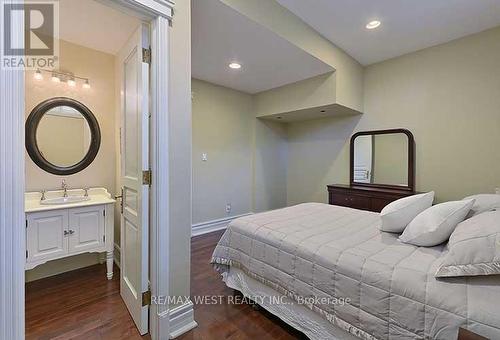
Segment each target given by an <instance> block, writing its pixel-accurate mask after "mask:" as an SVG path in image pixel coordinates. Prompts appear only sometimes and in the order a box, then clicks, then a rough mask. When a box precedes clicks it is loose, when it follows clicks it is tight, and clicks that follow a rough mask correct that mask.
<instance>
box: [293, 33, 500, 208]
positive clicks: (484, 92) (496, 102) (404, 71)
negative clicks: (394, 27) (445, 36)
mask: <svg viewBox="0 0 500 340" xmlns="http://www.w3.org/2000/svg"><path fill="white" fill-rule="evenodd" d="M499 60H500V28H496V29H493V30H489V31H486V32H483V33H480V34H476V35H473V36H469V37H465V38H463V39H460V40H456V41H453V42H450V43H447V44H444V45H440V46H436V47H432V48H429V49H425V50H422V51H418V52H415V53H412V54H409V55H405V56H402V57H399V58H395V59H391V60H388V61H385V62H382V63H379V64H375V65H371V66H369V67H367V68H366V70H365V81H364V83H365V86H364V107H365V109H364V112H365V113H364V114H363V115H361V116H359V117H346V118H341V119H325V120H320V121H316V122H306V123H294V124H291V125H290V126H289V138H290V139H289V143H290V148H289V155H290V156H289V169H288V188H287V191H288V203H289V204H292V203H296V202H299V201H319V202H326V201H327V195H326V188H325V185H326V184H328V183H348V173H347V172H348V167H349V163H348V162H349V155H348V141H349V137H350V135H351V134H352V133H353V132H355V131H361V130H375V129H386V128H397V127H404V128H407V129H409V130H410V131H412V132H413V134H414V135H415V141H416V182H417V183H416V185H417V190H419V191H427V190H435V191H436V196H437V200H438V201H444V200H453V199H461V198H463V197H464V196H466V195H469V194H474V193H479V192H492V191H493V190H494V188H495V187H498V186H500V153H499V152H498V146H499V145H500V133H499V127H500V96H499V89H500V62H499ZM301 160H302V161H301ZM304 164H307V166H304ZM306 167H307V168H306ZM299 179H302V181H299Z"/></svg>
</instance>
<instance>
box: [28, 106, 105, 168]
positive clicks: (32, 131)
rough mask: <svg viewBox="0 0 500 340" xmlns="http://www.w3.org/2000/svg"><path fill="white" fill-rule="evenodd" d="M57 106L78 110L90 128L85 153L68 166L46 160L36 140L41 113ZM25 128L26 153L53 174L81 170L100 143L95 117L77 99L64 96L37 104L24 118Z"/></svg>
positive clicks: (95, 152)
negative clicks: (87, 148)
mask: <svg viewBox="0 0 500 340" xmlns="http://www.w3.org/2000/svg"><path fill="white" fill-rule="evenodd" d="M58 106H69V107H71V108H73V109H75V110H77V111H78V112H80V113H81V114H82V116H83V117H84V118H85V120H86V121H87V123H88V124H89V128H90V136H91V138H90V147H89V150H88V151H87V154H86V155H85V156H84V157H83V159H82V160H81V161H79V162H78V163H76V164H74V165H72V166H68V167H62V166H57V165H55V164H52V163H50V162H49V161H47V160H46V159H45V157H43V155H42V153H41V152H40V149H39V148H38V143H37V140H36V130H37V128H38V124H39V123H40V120H41V119H42V117H43V115H44V114H45V113H47V112H48V111H49V110H50V109H53V108H54V107H58ZM25 130H26V137H25V142H26V151H28V155H29V156H30V157H31V159H32V160H33V162H35V164H36V165H38V166H39V167H40V168H41V169H43V170H45V171H47V172H49V173H51V174H54V175H61V176H66V175H73V174H76V173H77V172H80V171H82V170H83V169H85V168H86V167H88V166H89V165H90V164H91V163H92V162H93V161H94V159H95V157H96V156H97V153H98V152H99V147H100V145H101V130H100V129H99V123H98V122H97V119H96V118H95V116H94V114H93V113H92V111H90V110H89V108H87V107H86V106H85V105H83V104H82V103H80V102H79V101H77V100H74V99H71V98H66V97H55V98H51V99H47V100H45V101H43V102H41V103H40V104H38V105H37V106H36V107H35V108H34V109H33V110H32V111H31V113H30V114H29V116H28V119H27V120H26V125H25Z"/></svg>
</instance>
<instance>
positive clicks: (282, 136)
mask: <svg viewBox="0 0 500 340" xmlns="http://www.w3.org/2000/svg"><path fill="white" fill-rule="evenodd" d="M254 124H255V125H254V126H255V131H254V139H255V141H254V143H255V144H254V169H253V170H254V173H253V212H261V211H266V210H271V209H278V208H282V207H285V206H286V195H287V184H286V177H287V172H288V169H287V166H288V164H287V162H288V143H287V130H286V125H285V124H280V123H277V122H273V121H269V120H263V119H262V120H261V119H255V120H254Z"/></svg>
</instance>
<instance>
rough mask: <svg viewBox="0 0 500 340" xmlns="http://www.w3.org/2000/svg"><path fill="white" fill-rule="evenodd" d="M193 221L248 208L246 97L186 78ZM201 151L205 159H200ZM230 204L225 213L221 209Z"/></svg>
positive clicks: (249, 111) (249, 117)
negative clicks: (189, 91) (188, 81)
mask: <svg viewBox="0 0 500 340" xmlns="http://www.w3.org/2000/svg"><path fill="white" fill-rule="evenodd" d="M192 91H193V224H196V223H200V222H206V221H210V220H216V219H219V218H221V217H227V216H237V215H241V214H245V213H248V212H250V211H252V157H253V138H252V131H253V130H252V125H253V124H254V120H255V118H254V115H253V103H252V96H251V95H249V94H246V93H242V92H238V91H235V90H231V89H228V88H225V87H221V86H217V85H213V84H211V83H207V82H204V81H201V80H195V79H193V81H192ZM202 153H206V154H207V156H208V158H207V161H202V158H201V156H202ZM227 203H231V206H232V210H231V213H229V214H227V213H226V211H225V208H226V204H227Z"/></svg>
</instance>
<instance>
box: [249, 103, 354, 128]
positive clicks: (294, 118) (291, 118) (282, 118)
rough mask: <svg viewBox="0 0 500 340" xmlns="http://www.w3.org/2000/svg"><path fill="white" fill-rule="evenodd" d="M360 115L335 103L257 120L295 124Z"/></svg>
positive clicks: (266, 116)
mask: <svg viewBox="0 0 500 340" xmlns="http://www.w3.org/2000/svg"><path fill="white" fill-rule="evenodd" d="M360 114H362V112H359V111H356V110H354V109H351V108H349V107H347V106H344V105H341V104H336V103H335V104H330V105H321V106H315V107H309V108H306V109H301V110H295V111H290V112H282V113H275V114H270V115H265V116H259V117H257V118H260V119H266V120H273V121H278V122H282V123H293V122H300V121H305V120H311V119H318V118H328V117H341V116H355V115H360Z"/></svg>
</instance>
